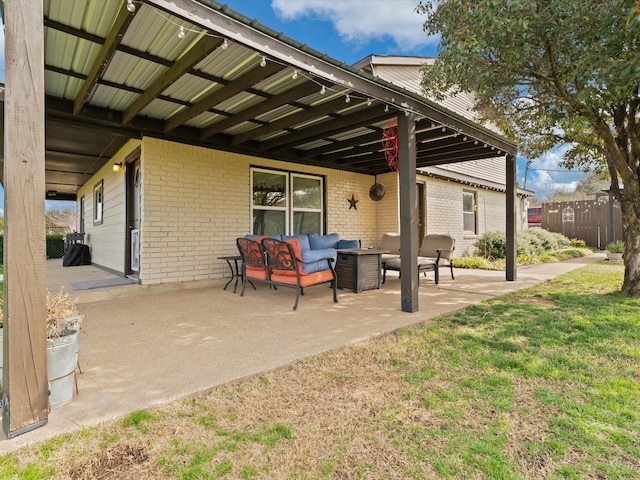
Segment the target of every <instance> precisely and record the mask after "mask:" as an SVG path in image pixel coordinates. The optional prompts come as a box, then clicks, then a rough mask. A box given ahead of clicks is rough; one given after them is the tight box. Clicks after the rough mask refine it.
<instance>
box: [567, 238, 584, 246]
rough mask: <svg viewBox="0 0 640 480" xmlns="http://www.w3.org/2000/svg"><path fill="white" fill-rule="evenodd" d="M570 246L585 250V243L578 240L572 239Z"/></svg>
mask: <svg viewBox="0 0 640 480" xmlns="http://www.w3.org/2000/svg"><path fill="white" fill-rule="evenodd" d="M571 246H572V247H576V248H585V247H586V246H587V242H585V241H584V240H580V239H579V238H572V239H571Z"/></svg>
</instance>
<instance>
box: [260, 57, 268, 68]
mask: <svg viewBox="0 0 640 480" xmlns="http://www.w3.org/2000/svg"><path fill="white" fill-rule="evenodd" d="M260 66H261V67H262V68H264V67H266V66H267V57H262V60H260Z"/></svg>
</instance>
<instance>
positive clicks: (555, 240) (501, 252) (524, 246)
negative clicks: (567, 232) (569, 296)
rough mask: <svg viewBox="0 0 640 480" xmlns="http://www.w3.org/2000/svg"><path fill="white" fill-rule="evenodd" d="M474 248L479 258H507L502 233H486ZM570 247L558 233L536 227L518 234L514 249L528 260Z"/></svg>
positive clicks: (567, 240) (505, 241) (503, 234)
mask: <svg viewBox="0 0 640 480" xmlns="http://www.w3.org/2000/svg"><path fill="white" fill-rule="evenodd" d="M474 246H475V247H476V249H477V250H478V254H479V255H480V256H482V257H484V258H486V259H489V260H498V259H502V258H506V256H507V238H506V235H505V233H504V232H487V233H485V234H483V235H482V236H480V238H478V240H476V243H475V244H474ZM570 247H571V240H569V239H568V238H567V237H565V236H564V235H562V234H560V233H554V232H548V231H547V230H544V229H542V228H538V227H535V228H528V229H526V230H521V231H519V232H518V237H517V246H516V248H517V255H518V256H519V257H523V258H524V257H528V258H530V257H534V256H539V255H541V254H542V253H544V252H550V251H556V250H561V249H563V248H570Z"/></svg>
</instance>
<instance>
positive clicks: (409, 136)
mask: <svg viewBox="0 0 640 480" xmlns="http://www.w3.org/2000/svg"><path fill="white" fill-rule="evenodd" d="M398 162H399V166H400V171H399V182H400V269H401V270H402V277H401V278H400V302H401V306H402V311H403V312H409V313H413V312H417V311H418V287H419V286H420V277H419V275H418V249H419V248H420V246H419V245H418V213H417V211H416V123H415V119H414V116H413V114H409V115H398Z"/></svg>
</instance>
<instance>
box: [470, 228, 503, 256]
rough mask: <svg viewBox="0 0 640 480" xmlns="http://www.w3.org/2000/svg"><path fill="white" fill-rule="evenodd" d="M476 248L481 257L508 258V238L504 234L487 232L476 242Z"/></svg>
mask: <svg viewBox="0 0 640 480" xmlns="http://www.w3.org/2000/svg"><path fill="white" fill-rule="evenodd" d="M474 246H475V247H476V249H477V250H478V254H479V255H480V256H481V257H484V258H487V259H494V260H496V259H499V258H506V256H507V237H506V235H505V233H504V232H487V233H484V234H482V235H481V236H480V238H478V240H476V242H475V243H474Z"/></svg>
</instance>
